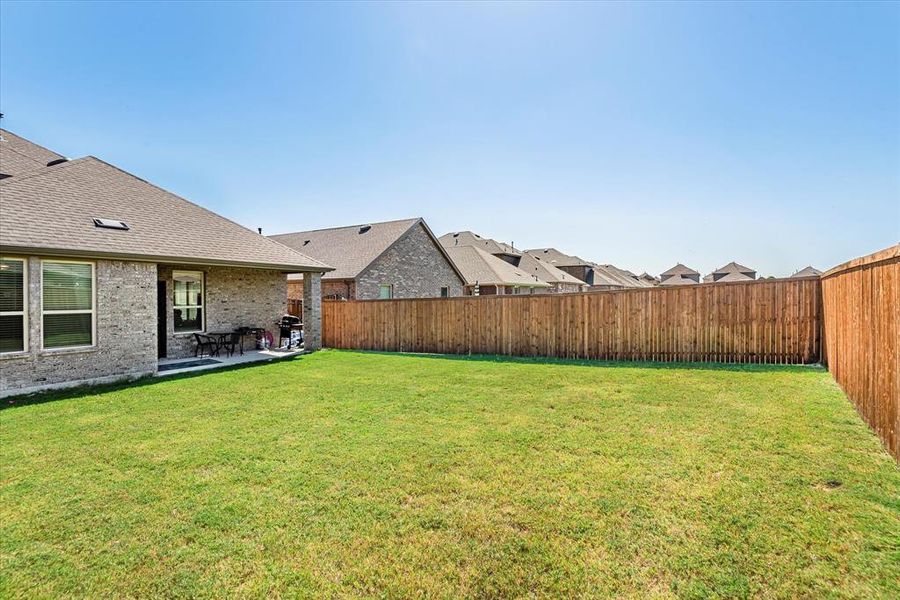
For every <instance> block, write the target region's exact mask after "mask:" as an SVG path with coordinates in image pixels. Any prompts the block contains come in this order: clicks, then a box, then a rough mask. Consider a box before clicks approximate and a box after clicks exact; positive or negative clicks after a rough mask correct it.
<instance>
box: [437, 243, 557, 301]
mask: <svg viewBox="0 0 900 600" xmlns="http://www.w3.org/2000/svg"><path fill="white" fill-rule="evenodd" d="M445 249H446V250H447V253H448V254H449V255H450V257H451V258H452V259H453V262H455V263H456V266H458V267H459V270H460V271H462V273H463V275H464V276H465V278H466V288H465V294H466V295H467V296H472V295H481V296H488V295H494V294H497V295H503V294H535V293H541V292H546V291H548V290H549V288H550V284H548V283H546V282H544V281H541V280H540V279H538V278H537V277H536V276H534V275H532V274H531V273H526V272H525V271H523V270H521V269H519V268H518V267H514V266H512V265H511V264H509V263H508V262H506V261H504V260H502V259H500V258H497V257H496V256H494V255H493V254H488V253H487V252H485V251H484V250H482V249H481V248H478V247H476V246H447V247H446V248H445Z"/></svg>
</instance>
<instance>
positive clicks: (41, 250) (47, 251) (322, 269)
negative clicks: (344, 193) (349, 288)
mask: <svg viewBox="0 0 900 600" xmlns="http://www.w3.org/2000/svg"><path fill="white" fill-rule="evenodd" d="M0 252H2V253H3V254H26V255H27V254H36V255H44V256H65V257H68V258H85V259H93V258H102V259H110V260H131V261H136V262H155V263H166V264H182V265H203V266H210V267H244V268H247V269H268V270H272V271H286V272H289V273H328V272H330V271H334V267H328V266H325V265H322V266H315V265H298V264H291V263H258V262H244V261H229V260H219V259H209V258H200V257H190V256H162V255H150V254H139V253H125V252H104V251H97V250H89V249H77V248H75V249H73V248H47V247H36V246H15V245H8V244H4V245H2V246H0Z"/></svg>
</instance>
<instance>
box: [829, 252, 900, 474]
mask: <svg viewBox="0 0 900 600" xmlns="http://www.w3.org/2000/svg"><path fill="white" fill-rule="evenodd" d="M822 296H823V309H824V321H825V341H826V343H825V348H824V350H825V361H823V362H827V364H828V370H829V371H831V374H832V375H833V376H834V378H835V380H836V381H837V382H838V385H840V386H841V388H842V389H843V390H844V392H845V393H846V394H847V396H848V397H849V398H850V400H851V401H852V402H853V404H854V405H855V406H856V409H857V411H859V414H860V415H861V416H862V418H863V419H864V420H865V421H866V422H867V423H868V424H869V426H870V427H871V428H872V429H873V430H874V431H875V432H876V433H877V434H878V435H879V437H881V439H882V441H883V442H884V444H885V446H886V447H887V448H888V451H890V453H891V454H892V455H893V456H894V458H896V459H897V460H900V245H897V246H894V247H893V248H888V249H887V250H882V251H881V252H876V253H875V254H871V255H869V256H865V257H863V258H858V259H856V260H852V261H850V262H848V263H845V264H843V265H840V266H837V267H835V268H833V269H831V270H830V271H828V272H827V273H825V275H823V276H822Z"/></svg>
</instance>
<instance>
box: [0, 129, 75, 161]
mask: <svg viewBox="0 0 900 600" xmlns="http://www.w3.org/2000/svg"><path fill="white" fill-rule="evenodd" d="M3 134H7V135H11V136H13V137H15V138H18V139H20V140H22V141H23V142H27V143H29V144H31V145H32V146H34V147H36V148H40V149H41V150H43V151H45V152H47V153H49V154H53V155H54V156H58V157H59V158H66V157H65V156H64V155H62V154H60V153H59V152H57V151H56V150H51V149H50V148H48V147H46V146H41V145H40V144H38V143H35V142H32V141H31V140H30V139H28V138H27V137H22V136H21V135H19V134H18V133H15V132H13V131H10V130H9V129H3V128H2V127H0V136H3ZM10 150H12V148H10ZM19 154H22V153H21V152H19ZM22 156H26V157H28V158H30V159H31V160H37V159H35V158H34V157H33V156H28V155H27V154H22ZM37 162H40V161H39V160H38V161H37Z"/></svg>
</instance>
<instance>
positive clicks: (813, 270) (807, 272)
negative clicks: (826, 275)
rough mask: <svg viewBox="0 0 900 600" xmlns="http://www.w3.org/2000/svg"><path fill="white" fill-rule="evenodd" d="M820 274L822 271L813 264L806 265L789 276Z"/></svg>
mask: <svg viewBox="0 0 900 600" xmlns="http://www.w3.org/2000/svg"><path fill="white" fill-rule="evenodd" d="M821 276H822V271H820V270H818V269H816V268H815V267H813V266H808V267H806V268H804V269H800V270H799V271H797V272H796V273H794V274H793V275H791V277H821Z"/></svg>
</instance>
